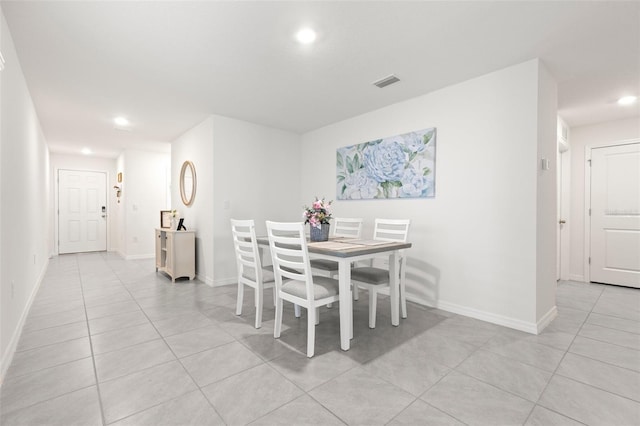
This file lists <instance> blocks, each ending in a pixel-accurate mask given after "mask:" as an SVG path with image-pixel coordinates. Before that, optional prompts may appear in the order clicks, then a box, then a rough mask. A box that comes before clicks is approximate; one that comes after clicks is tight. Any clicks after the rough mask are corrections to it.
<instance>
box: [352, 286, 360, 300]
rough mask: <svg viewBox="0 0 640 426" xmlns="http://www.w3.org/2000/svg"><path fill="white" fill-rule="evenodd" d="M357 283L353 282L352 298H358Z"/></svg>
mask: <svg viewBox="0 0 640 426" xmlns="http://www.w3.org/2000/svg"><path fill="white" fill-rule="evenodd" d="M358 297H359V296H358V285H357V284H354V285H353V300H358Z"/></svg>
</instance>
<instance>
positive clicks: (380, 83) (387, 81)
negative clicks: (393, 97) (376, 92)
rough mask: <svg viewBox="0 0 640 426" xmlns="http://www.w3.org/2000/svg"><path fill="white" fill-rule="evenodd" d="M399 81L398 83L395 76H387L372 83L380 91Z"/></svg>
mask: <svg viewBox="0 0 640 426" xmlns="http://www.w3.org/2000/svg"><path fill="white" fill-rule="evenodd" d="M399 81H400V79H399V78H398V77H396V76H395V75H393V74H391V75H390V76H387V77H385V78H383V79H380V80H378V81H374V82H373V84H374V85H375V86H378V87H379V88H381V89H382V88H383V87H387V86H389V85H390V84H393V83H397V82H399Z"/></svg>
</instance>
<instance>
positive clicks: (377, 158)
mask: <svg viewBox="0 0 640 426" xmlns="http://www.w3.org/2000/svg"><path fill="white" fill-rule="evenodd" d="M405 162H406V156H405V153H404V151H403V149H402V146H401V145H400V144H399V143H398V142H395V141H392V142H388V143H386V142H383V143H380V144H377V145H373V146H369V147H368V148H367V150H366V151H365V152H364V167H365V170H366V171H367V174H368V175H369V176H370V177H371V178H372V179H374V180H375V181H376V182H392V181H398V180H400V178H401V177H402V174H403V171H404V166H405Z"/></svg>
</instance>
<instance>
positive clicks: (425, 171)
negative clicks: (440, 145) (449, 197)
mask: <svg viewBox="0 0 640 426" xmlns="http://www.w3.org/2000/svg"><path fill="white" fill-rule="evenodd" d="M429 173H431V170H430V169H429V168H428V167H425V168H424V170H423V171H422V176H426V175H428V174H429Z"/></svg>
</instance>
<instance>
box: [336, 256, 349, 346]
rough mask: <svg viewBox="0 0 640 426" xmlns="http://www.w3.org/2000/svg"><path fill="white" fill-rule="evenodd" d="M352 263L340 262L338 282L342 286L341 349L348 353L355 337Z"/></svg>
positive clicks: (342, 260)
mask: <svg viewBox="0 0 640 426" xmlns="http://www.w3.org/2000/svg"><path fill="white" fill-rule="evenodd" d="M350 265H351V262H350V261H349V260H348V259H340V260H339V261H338V282H339V285H340V288H339V291H340V347H341V348H342V350H343V351H348V350H349V347H350V345H351V338H352V337H353V311H352V305H351V303H352V302H351V300H352V298H351V266H350Z"/></svg>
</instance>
